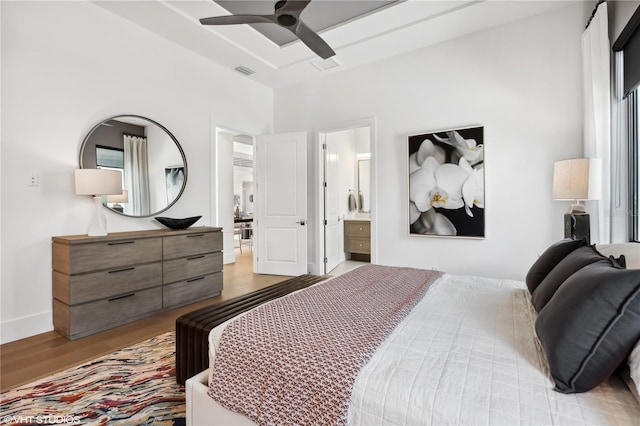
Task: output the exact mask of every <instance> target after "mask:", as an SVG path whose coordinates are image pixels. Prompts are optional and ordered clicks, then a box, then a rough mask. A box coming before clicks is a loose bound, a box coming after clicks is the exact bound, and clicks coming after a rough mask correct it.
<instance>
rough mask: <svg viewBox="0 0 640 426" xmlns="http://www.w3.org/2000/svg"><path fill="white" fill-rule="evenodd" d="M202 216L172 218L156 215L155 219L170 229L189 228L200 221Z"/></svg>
mask: <svg viewBox="0 0 640 426" xmlns="http://www.w3.org/2000/svg"><path fill="white" fill-rule="evenodd" d="M201 217H202V216H193V217H187V218H184V219H172V218H170V217H156V218H155V219H156V220H157V221H158V222H160V223H161V224H163V225H164V226H166V227H167V228H170V229H187V228H188V227H190V226H191V225H193V224H194V223H196V222H197V221H198V219H200V218H201Z"/></svg>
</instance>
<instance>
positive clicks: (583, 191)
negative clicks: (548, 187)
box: [553, 158, 602, 200]
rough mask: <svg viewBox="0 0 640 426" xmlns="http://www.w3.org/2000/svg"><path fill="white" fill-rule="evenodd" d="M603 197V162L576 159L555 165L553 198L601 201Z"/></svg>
mask: <svg viewBox="0 0 640 426" xmlns="http://www.w3.org/2000/svg"><path fill="white" fill-rule="evenodd" d="M601 197H602V160H601V159H599V158H575V159H572V160H562V161H557V162H556V163H555V164H554V165H553V198H554V199H556V200H599V199H600V198H601Z"/></svg>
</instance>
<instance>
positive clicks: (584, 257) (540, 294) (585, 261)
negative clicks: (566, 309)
mask: <svg viewBox="0 0 640 426" xmlns="http://www.w3.org/2000/svg"><path fill="white" fill-rule="evenodd" d="M602 259H606V257H604V256H603V255H601V254H600V253H599V252H598V251H596V249H595V247H594V246H584V247H579V248H577V249H575V250H574V251H572V252H571V253H569V254H568V255H567V256H566V257H565V258H564V259H562V260H561V261H560V262H559V263H558V264H557V265H556V266H555V267H554V268H553V269H552V270H551V272H549V273H548V274H547V276H546V277H545V278H544V279H543V280H542V282H541V283H540V285H539V286H538V287H537V288H536V289H535V290H534V292H533V294H532V295H531V303H532V304H533V307H534V308H536V311H538V312H540V311H541V310H542V308H544V306H545V305H546V304H547V303H548V302H549V300H551V297H553V295H554V294H555V292H556V291H557V290H558V288H559V287H560V285H561V284H562V283H563V282H564V281H565V280H566V279H567V278H569V277H570V276H571V275H573V274H574V273H575V272H576V271H578V270H580V269H582V268H583V267H585V266H587V265H590V264H591V263H593V262H597V261H598V260H602Z"/></svg>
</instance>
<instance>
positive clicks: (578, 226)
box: [553, 158, 602, 242]
mask: <svg viewBox="0 0 640 426" xmlns="http://www.w3.org/2000/svg"><path fill="white" fill-rule="evenodd" d="M601 181H602V160H601V159H599V158H575V159H572V160H562V161H557V162H556V163H555V164H554V165H553V198H554V199H555V200H571V201H574V204H572V205H571V208H570V210H569V212H568V213H565V215H564V236H565V238H570V237H572V238H583V237H586V239H587V242H589V241H590V237H591V232H590V224H589V214H588V213H587V212H586V210H585V208H584V204H580V201H584V200H599V199H600V197H601V196H602V184H601Z"/></svg>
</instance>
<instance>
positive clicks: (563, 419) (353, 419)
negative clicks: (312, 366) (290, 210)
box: [209, 275, 640, 425]
mask: <svg viewBox="0 0 640 426" xmlns="http://www.w3.org/2000/svg"><path fill="white" fill-rule="evenodd" d="M535 317H536V313H535V311H534V310H533V308H532V307H531V304H530V302H529V295H528V293H527V290H526V287H525V286H524V283H522V282H518V281H507V280H495V279H485V278H478V277H465V276H454V275H444V276H443V277H442V278H440V279H439V280H438V281H436V282H435V283H434V284H433V285H432V286H431V288H430V289H429V291H428V292H427V294H426V296H425V297H424V299H423V300H422V301H420V302H419V303H418V305H417V306H416V307H415V308H414V309H413V310H412V311H411V313H410V314H409V315H408V317H407V318H405V319H404V321H403V322H402V323H401V324H400V325H399V326H398V327H397V328H396V329H395V331H394V332H393V333H392V334H391V335H390V336H389V337H388V338H387V339H386V340H385V341H384V342H383V343H382V345H381V346H380V347H379V348H378V350H377V351H376V352H375V353H374V355H373V357H372V358H371V360H370V361H369V363H368V364H367V365H366V366H365V367H364V368H363V369H362V371H361V372H360V374H359V376H358V378H357V380H356V382H355V384H354V389H353V392H352V396H351V402H350V406H349V424H354V425H355V424H361V425H391V424H393V425H422V424H433V425H445V424H449V425H462V424H468V425H484V424H487V425H488V424H491V425H524V424H536V425H537V424H544V425H546V424H556V425H576V424H593V425H600V424H607V425H609V424H621V425H640V402H639V401H638V400H637V399H636V398H635V397H634V395H633V394H632V393H631V392H630V391H629V389H628V387H627V386H626V384H624V383H623V381H622V380H620V379H618V378H615V377H614V378H612V379H610V380H609V381H608V382H607V383H605V384H603V385H601V386H599V387H597V388H596V389H594V390H592V391H590V392H587V393H584V394H573V395H565V394H561V393H558V392H555V391H554V390H553V381H552V380H551V378H550V376H549V375H548V372H547V362H546V358H545V356H544V353H543V352H542V349H541V348H540V347H539V344H538V342H537V339H536V338H535V332H534V328H533V326H534V321H535ZM224 325H225V324H222V325H221V326H219V327H217V328H215V329H214V330H212V332H211V334H210V336H209V341H210V352H211V353H210V356H211V361H212V362H215V348H216V347H217V343H218V341H219V338H220V335H221V333H222V330H223V328H224ZM210 370H211V369H210ZM211 403H212V404H213V405H217V404H216V403H215V401H213V400H211ZM216 410H222V411H224V409H223V408H222V407H220V406H217V408H216ZM215 412H216V413H218V412H220V411H215ZM212 420H215V419H212ZM245 420H247V424H250V423H251V422H250V421H248V419H245ZM242 423H244V422H242Z"/></svg>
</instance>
